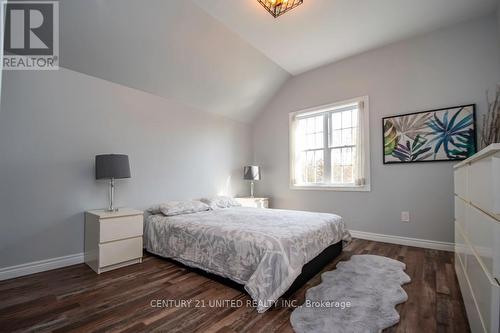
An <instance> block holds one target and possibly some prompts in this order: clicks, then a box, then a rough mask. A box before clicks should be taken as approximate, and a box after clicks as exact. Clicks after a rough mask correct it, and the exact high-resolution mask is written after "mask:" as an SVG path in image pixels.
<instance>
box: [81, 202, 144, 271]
mask: <svg viewBox="0 0 500 333" xmlns="http://www.w3.org/2000/svg"><path fill="white" fill-rule="evenodd" d="M143 220H144V215H143V212H142V211H140V210H135V209H126V208H123V209H120V210H119V211H117V212H108V211H105V210H92V211H88V212H85V263H86V264H87V265H89V266H90V268H92V269H93V270H94V271H95V272H96V273H98V274H100V273H103V272H107V271H110V270H112V269H115V268H120V267H124V266H127V265H131V264H136V263H140V262H142V233H143V227H142V225H143Z"/></svg>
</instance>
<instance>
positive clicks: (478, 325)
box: [455, 254, 484, 333]
mask: <svg viewBox="0 0 500 333" xmlns="http://www.w3.org/2000/svg"><path fill="white" fill-rule="evenodd" d="M455 272H456V273H457V279H458V284H459V285H460V291H461V293H462V299H463V301H464V305H465V310H466V311H467V317H468V319H469V325H470V329H471V332H473V333H481V332H484V328H483V324H482V319H481V315H480V314H479V309H478V307H477V305H476V301H475V300H474V297H473V296H472V290H471V287H470V284H469V280H468V279H467V276H466V275H465V270H464V267H463V266H462V263H461V262H460V259H459V257H458V256H457V254H455Z"/></svg>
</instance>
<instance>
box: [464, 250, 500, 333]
mask: <svg viewBox="0 0 500 333" xmlns="http://www.w3.org/2000/svg"><path fill="white" fill-rule="evenodd" d="M466 274H467V276H468V278H469V282H470V286H471V289H472V294H473V295H474V298H475V301H476V303H477V307H478V309H479V312H480V314H481V317H482V320H483V325H484V327H485V331H486V332H490V333H499V331H498V325H499V314H500V308H499V301H500V287H499V286H498V284H497V283H496V282H495V283H492V282H491V280H490V279H489V277H488V276H487V274H486V273H485V271H484V269H483V268H482V266H481V265H480V263H479V261H478V260H477V258H476V257H475V256H473V255H471V256H469V257H468V258H467V268H466Z"/></svg>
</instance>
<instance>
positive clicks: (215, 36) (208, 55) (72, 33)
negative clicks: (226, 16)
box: [60, 0, 289, 121]
mask: <svg viewBox="0 0 500 333" xmlns="http://www.w3.org/2000/svg"><path fill="white" fill-rule="evenodd" d="M60 11H61V14H60V16H61V27H60V35H61V66H63V67H65V68H69V69H72V70H76V71H79V72H82V73H85V74H88V75H91V76H95V77H98V78H102V79H105V80H109V81H113V82H116V83H119V84H123V85H126V86H129V87H132V88H136V89H140V90H143V91H146V92H149V93H152V94H155V95H159V96H163V97H165V98H169V99H175V100H177V101H180V102H183V103H184V104H186V105H189V106H192V107H194V108H197V109H199V110H202V111H208V112H212V113H216V114H220V115H223V116H227V117H230V118H233V119H236V120H240V121H249V120H251V119H252V118H253V116H254V115H255V114H256V113H257V112H258V111H259V110H261V109H262V107H263V106H264V105H265V103H267V102H268V100H269V99H270V98H271V97H272V96H273V95H274V94H275V93H276V91H277V90H278V89H279V87H280V86H281V85H282V83H283V82H285V81H286V79H287V78H288V77H289V74H288V73H287V72H286V71H285V70H283V69H282V68H281V67H279V66H278V65H276V64H275V63H274V62H273V61H271V60H270V59H268V58H267V57H266V56H264V55H263V54H262V53H261V52H260V51H258V50H257V49H255V48H254V47H252V46H251V45H250V44H248V42H246V41H245V40H244V39H243V38H241V37H240V36H238V35H237V34H236V33H234V32H232V31H231V30H230V29H228V28H227V27H226V26H224V25H223V24H222V23H220V22H219V21H217V20H215V19H214V18H213V17H211V16H210V15H209V14H208V13H206V12H205V11H204V10H202V9H201V8H200V7H198V6H196V5H195V4H194V3H193V2H191V1H186V0H147V1H146V0H62V1H61V2H60Z"/></svg>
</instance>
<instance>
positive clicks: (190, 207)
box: [160, 200, 210, 216]
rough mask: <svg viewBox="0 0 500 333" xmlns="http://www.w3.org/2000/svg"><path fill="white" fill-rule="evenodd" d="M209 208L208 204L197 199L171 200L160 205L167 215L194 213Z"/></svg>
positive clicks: (162, 211)
mask: <svg viewBox="0 0 500 333" xmlns="http://www.w3.org/2000/svg"><path fill="white" fill-rule="evenodd" d="M209 209H210V207H209V206H208V205H207V204H205V203H203V202H201V201H197V200H189V201H169V202H165V203H163V204H161V205H160V212H161V213H162V214H163V215H165V216H174V215H181V214H192V213H197V212H203V211H206V210H209Z"/></svg>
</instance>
